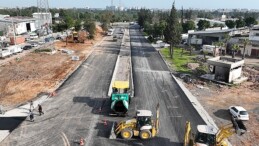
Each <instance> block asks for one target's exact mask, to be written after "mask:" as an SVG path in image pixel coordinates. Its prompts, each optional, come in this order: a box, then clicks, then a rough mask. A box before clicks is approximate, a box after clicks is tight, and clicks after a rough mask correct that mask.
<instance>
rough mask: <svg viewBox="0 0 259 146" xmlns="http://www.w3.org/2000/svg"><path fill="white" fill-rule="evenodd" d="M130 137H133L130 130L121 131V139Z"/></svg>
mask: <svg viewBox="0 0 259 146" xmlns="http://www.w3.org/2000/svg"><path fill="white" fill-rule="evenodd" d="M132 136H133V132H132V130H131V129H123V130H122V131H121V137H122V138H123V139H131V137H132Z"/></svg>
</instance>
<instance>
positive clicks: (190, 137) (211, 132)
mask: <svg viewBox="0 0 259 146" xmlns="http://www.w3.org/2000/svg"><path fill="white" fill-rule="evenodd" d="M231 121H232V123H231V124H228V125H225V126H222V127H220V128H219V129H218V130H217V129H216V128H215V127H213V126H208V125H198V126H197V131H198V133H197V134H196V135H194V134H193V133H192V130H191V123H190V122H188V121H187V122H186V127H185V136H184V146H228V145H229V144H228V142H227V138H228V137H230V136H231V135H233V134H238V135H242V134H244V133H245V132H246V127H245V125H244V124H243V122H242V121H240V120H236V119H235V118H233V117H232V120H231Z"/></svg>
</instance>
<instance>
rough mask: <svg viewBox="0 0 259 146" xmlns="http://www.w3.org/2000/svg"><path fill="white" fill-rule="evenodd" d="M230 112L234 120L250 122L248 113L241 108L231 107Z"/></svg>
mask: <svg viewBox="0 0 259 146" xmlns="http://www.w3.org/2000/svg"><path fill="white" fill-rule="evenodd" d="M229 112H230V114H231V115H232V116H233V117H234V118H237V119H238V120H244V121H247V120H249V115H248V112H247V111H246V110H245V109H244V108H243V107H241V106H230V107H229Z"/></svg>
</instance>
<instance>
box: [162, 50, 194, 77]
mask: <svg viewBox="0 0 259 146" xmlns="http://www.w3.org/2000/svg"><path fill="white" fill-rule="evenodd" d="M160 52H161V54H162V55H163V57H164V58H166V60H167V61H168V62H170V64H171V65H172V67H173V69H174V70H176V71H177V72H182V73H192V71H191V70H190V69H189V68H188V67H187V64H188V63H191V62H194V61H193V60H192V58H194V57H195V55H190V52H189V51H186V50H183V53H182V49H181V48H174V56H173V59H171V58H170V52H169V49H168V48H164V49H162V50H161V51H160ZM181 54H182V55H181Z"/></svg>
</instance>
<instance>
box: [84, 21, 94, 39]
mask: <svg viewBox="0 0 259 146" xmlns="http://www.w3.org/2000/svg"><path fill="white" fill-rule="evenodd" d="M84 28H85V30H86V31H87V32H88V33H89V39H94V36H95V31H96V25H95V23H94V22H93V21H89V20H86V21H85V22H84Z"/></svg>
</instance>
